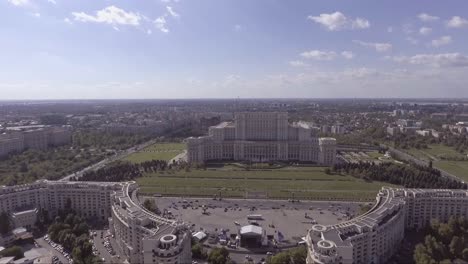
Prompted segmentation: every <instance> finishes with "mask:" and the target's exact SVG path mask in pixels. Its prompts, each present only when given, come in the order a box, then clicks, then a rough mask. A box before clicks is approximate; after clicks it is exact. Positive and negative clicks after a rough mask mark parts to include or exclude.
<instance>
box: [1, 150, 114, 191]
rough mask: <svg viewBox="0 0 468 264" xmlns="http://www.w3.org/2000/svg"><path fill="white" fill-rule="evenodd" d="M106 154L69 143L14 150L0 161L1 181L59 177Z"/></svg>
mask: <svg viewBox="0 0 468 264" xmlns="http://www.w3.org/2000/svg"><path fill="white" fill-rule="evenodd" d="M106 155H107V153H106V152H101V151H99V150H95V151H87V150H82V149H77V148H70V147H69V146H68V147H67V146H64V147H58V148H53V149H47V150H36V149H29V150H26V151H24V152H23V153H20V154H11V155H10V156H9V157H7V158H6V159H4V160H1V161H0V185H2V184H5V185H17V184H23V183H28V182H33V181H36V180H38V179H49V180H57V179H59V178H61V177H63V176H65V175H68V174H70V173H73V172H75V171H78V170H80V169H82V168H85V167H87V166H89V165H91V164H93V163H96V162H98V161H100V160H102V159H103V158H104V157H105V156H106Z"/></svg>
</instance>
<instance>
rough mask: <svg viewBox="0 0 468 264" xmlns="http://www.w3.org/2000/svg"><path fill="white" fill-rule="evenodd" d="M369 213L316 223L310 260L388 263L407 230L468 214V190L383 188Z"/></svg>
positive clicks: (325, 263) (318, 263) (320, 262)
mask: <svg viewBox="0 0 468 264" xmlns="http://www.w3.org/2000/svg"><path fill="white" fill-rule="evenodd" d="M376 200H377V202H376V204H375V205H374V207H373V208H372V209H371V210H369V211H368V212H367V213H365V214H363V215H361V216H358V217H357V218H354V219H352V220H350V221H347V222H344V223H340V224H337V225H330V226H323V225H314V226H312V229H311V230H309V232H308V234H307V244H308V248H309V253H308V257H307V263H316V264H332V263H333V264H335V263H336V264H340V263H341V264H367V263H370V264H372V263H373V264H380V263H386V262H387V261H388V259H389V258H391V257H392V256H393V255H394V254H395V253H396V251H397V250H398V249H399V246H400V245H401V241H402V240H403V238H404V235H405V229H421V228H424V227H425V226H427V225H428V224H429V223H430V221H431V220H432V219H439V220H440V221H448V219H449V218H450V216H465V217H466V216H468V191H466V190H442V189H392V188H385V187H384V188H382V190H381V191H380V192H379V193H378V195H377V198H376Z"/></svg>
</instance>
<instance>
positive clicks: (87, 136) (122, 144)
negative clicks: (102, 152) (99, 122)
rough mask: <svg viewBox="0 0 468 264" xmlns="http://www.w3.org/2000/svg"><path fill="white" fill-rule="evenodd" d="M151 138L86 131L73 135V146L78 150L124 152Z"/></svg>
mask: <svg viewBox="0 0 468 264" xmlns="http://www.w3.org/2000/svg"><path fill="white" fill-rule="evenodd" d="M151 138H152V136H151V135H139V134H134V135H116V134H112V133H107V132H104V131H99V130H94V129H86V130H80V131H77V132H75V133H74V134H73V145H74V146H77V147H80V148H106V149H116V150H124V149H128V148H130V147H133V146H136V145H139V144H142V143H144V142H146V141H148V140H150V139H151Z"/></svg>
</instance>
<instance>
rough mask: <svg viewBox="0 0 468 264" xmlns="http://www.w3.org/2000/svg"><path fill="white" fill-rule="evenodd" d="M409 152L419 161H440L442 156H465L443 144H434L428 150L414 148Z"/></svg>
mask: <svg viewBox="0 0 468 264" xmlns="http://www.w3.org/2000/svg"><path fill="white" fill-rule="evenodd" d="M408 152H409V153H410V154H411V155H413V156H415V157H417V158H419V159H423V160H433V161H434V160H435V161H437V160H439V159H440V157H441V156H450V157H463V154H460V153H459V152H458V151H456V150H455V149H454V148H452V147H448V146H445V145H442V144H432V145H429V146H428V148H427V149H415V148H412V149H409V150H408Z"/></svg>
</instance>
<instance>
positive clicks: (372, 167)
mask: <svg viewBox="0 0 468 264" xmlns="http://www.w3.org/2000/svg"><path fill="white" fill-rule="evenodd" d="M331 172H332V173H336V174H349V175H352V176H354V177H359V178H362V179H364V180H366V181H382V182H388V183H391V184H396V185H402V186H404V187H406V188H442V189H467V184H466V183H461V182H458V181H455V180H452V179H449V178H446V177H443V176H441V173H440V171H439V170H437V169H434V168H431V167H425V166H420V165H417V164H411V165H405V164H394V163H380V164H375V163H364V162H361V163H345V164H335V165H333V167H332V169H331Z"/></svg>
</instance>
